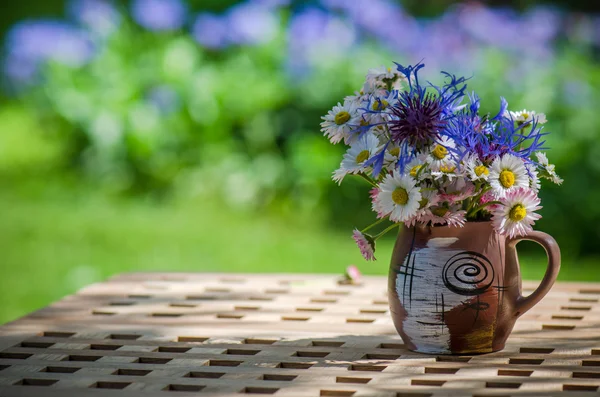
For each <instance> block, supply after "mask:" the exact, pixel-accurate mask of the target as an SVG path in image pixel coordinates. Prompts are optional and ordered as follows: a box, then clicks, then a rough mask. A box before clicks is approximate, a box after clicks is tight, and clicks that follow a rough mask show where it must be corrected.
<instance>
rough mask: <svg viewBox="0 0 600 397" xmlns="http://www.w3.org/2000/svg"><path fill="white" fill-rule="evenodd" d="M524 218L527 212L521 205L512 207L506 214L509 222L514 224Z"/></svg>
mask: <svg viewBox="0 0 600 397" xmlns="http://www.w3.org/2000/svg"><path fill="white" fill-rule="evenodd" d="M525 216H527V210H526V209H525V207H524V206H523V205H522V204H517V205H515V206H513V207H512V208H511V209H510V211H509V213H508V217H509V218H510V220H511V221H515V222H519V221H522V220H523V219H525Z"/></svg>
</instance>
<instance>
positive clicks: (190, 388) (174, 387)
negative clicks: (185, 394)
mask: <svg viewBox="0 0 600 397" xmlns="http://www.w3.org/2000/svg"><path fill="white" fill-rule="evenodd" d="M205 387H206V386H204V385H175V384H173V385H169V386H167V387H166V388H164V389H163V390H165V391H201V390H202V389H204V388H205Z"/></svg>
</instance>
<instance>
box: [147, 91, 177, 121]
mask: <svg viewBox="0 0 600 397" xmlns="http://www.w3.org/2000/svg"><path fill="white" fill-rule="evenodd" d="M146 98H147V100H148V102H149V103H150V104H151V105H152V106H154V107H155V108H156V110H158V111H159V112H160V113H162V114H165V115H167V114H170V113H173V112H175V111H177V110H178V109H179V108H180V100H179V95H178V94H177V92H176V91H175V90H174V89H173V88H172V87H169V86H168V85H159V86H156V87H153V88H152V89H150V91H149V92H148V94H147V96H146Z"/></svg>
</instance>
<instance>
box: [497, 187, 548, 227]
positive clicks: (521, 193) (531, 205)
mask: <svg viewBox="0 0 600 397" xmlns="http://www.w3.org/2000/svg"><path fill="white" fill-rule="evenodd" d="M500 201H501V203H502V204H501V205H498V206H497V207H496V208H495V209H494V212H493V216H492V224H493V225H494V229H495V230H496V231H497V232H498V233H500V234H505V235H508V236H509V237H511V238H512V237H515V236H525V235H526V234H527V233H529V232H530V231H532V230H533V228H532V227H531V226H532V225H533V224H535V221H537V220H538V219H540V218H541V215H539V214H536V213H535V212H534V211H537V210H539V209H540V208H542V207H540V205H539V204H540V199H539V197H538V196H537V195H536V193H535V192H534V191H533V190H530V189H517V190H513V191H511V192H509V193H508V194H507V195H506V197H504V198H503V199H501V200H500Z"/></svg>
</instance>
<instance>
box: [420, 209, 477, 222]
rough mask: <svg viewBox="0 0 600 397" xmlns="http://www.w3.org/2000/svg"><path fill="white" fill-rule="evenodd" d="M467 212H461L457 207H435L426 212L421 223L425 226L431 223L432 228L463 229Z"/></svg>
mask: <svg viewBox="0 0 600 397" xmlns="http://www.w3.org/2000/svg"><path fill="white" fill-rule="evenodd" d="M466 214H467V211H464V210H461V209H460V206H459V205H454V206H450V207H446V206H443V205H442V206H435V207H431V208H429V209H428V210H427V214H425V215H424V216H423V217H422V219H421V222H423V223H425V224H427V223H429V222H431V225H432V226H435V225H448V226H453V227H463V226H464V225H465V223H466V222H467V218H466Z"/></svg>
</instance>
